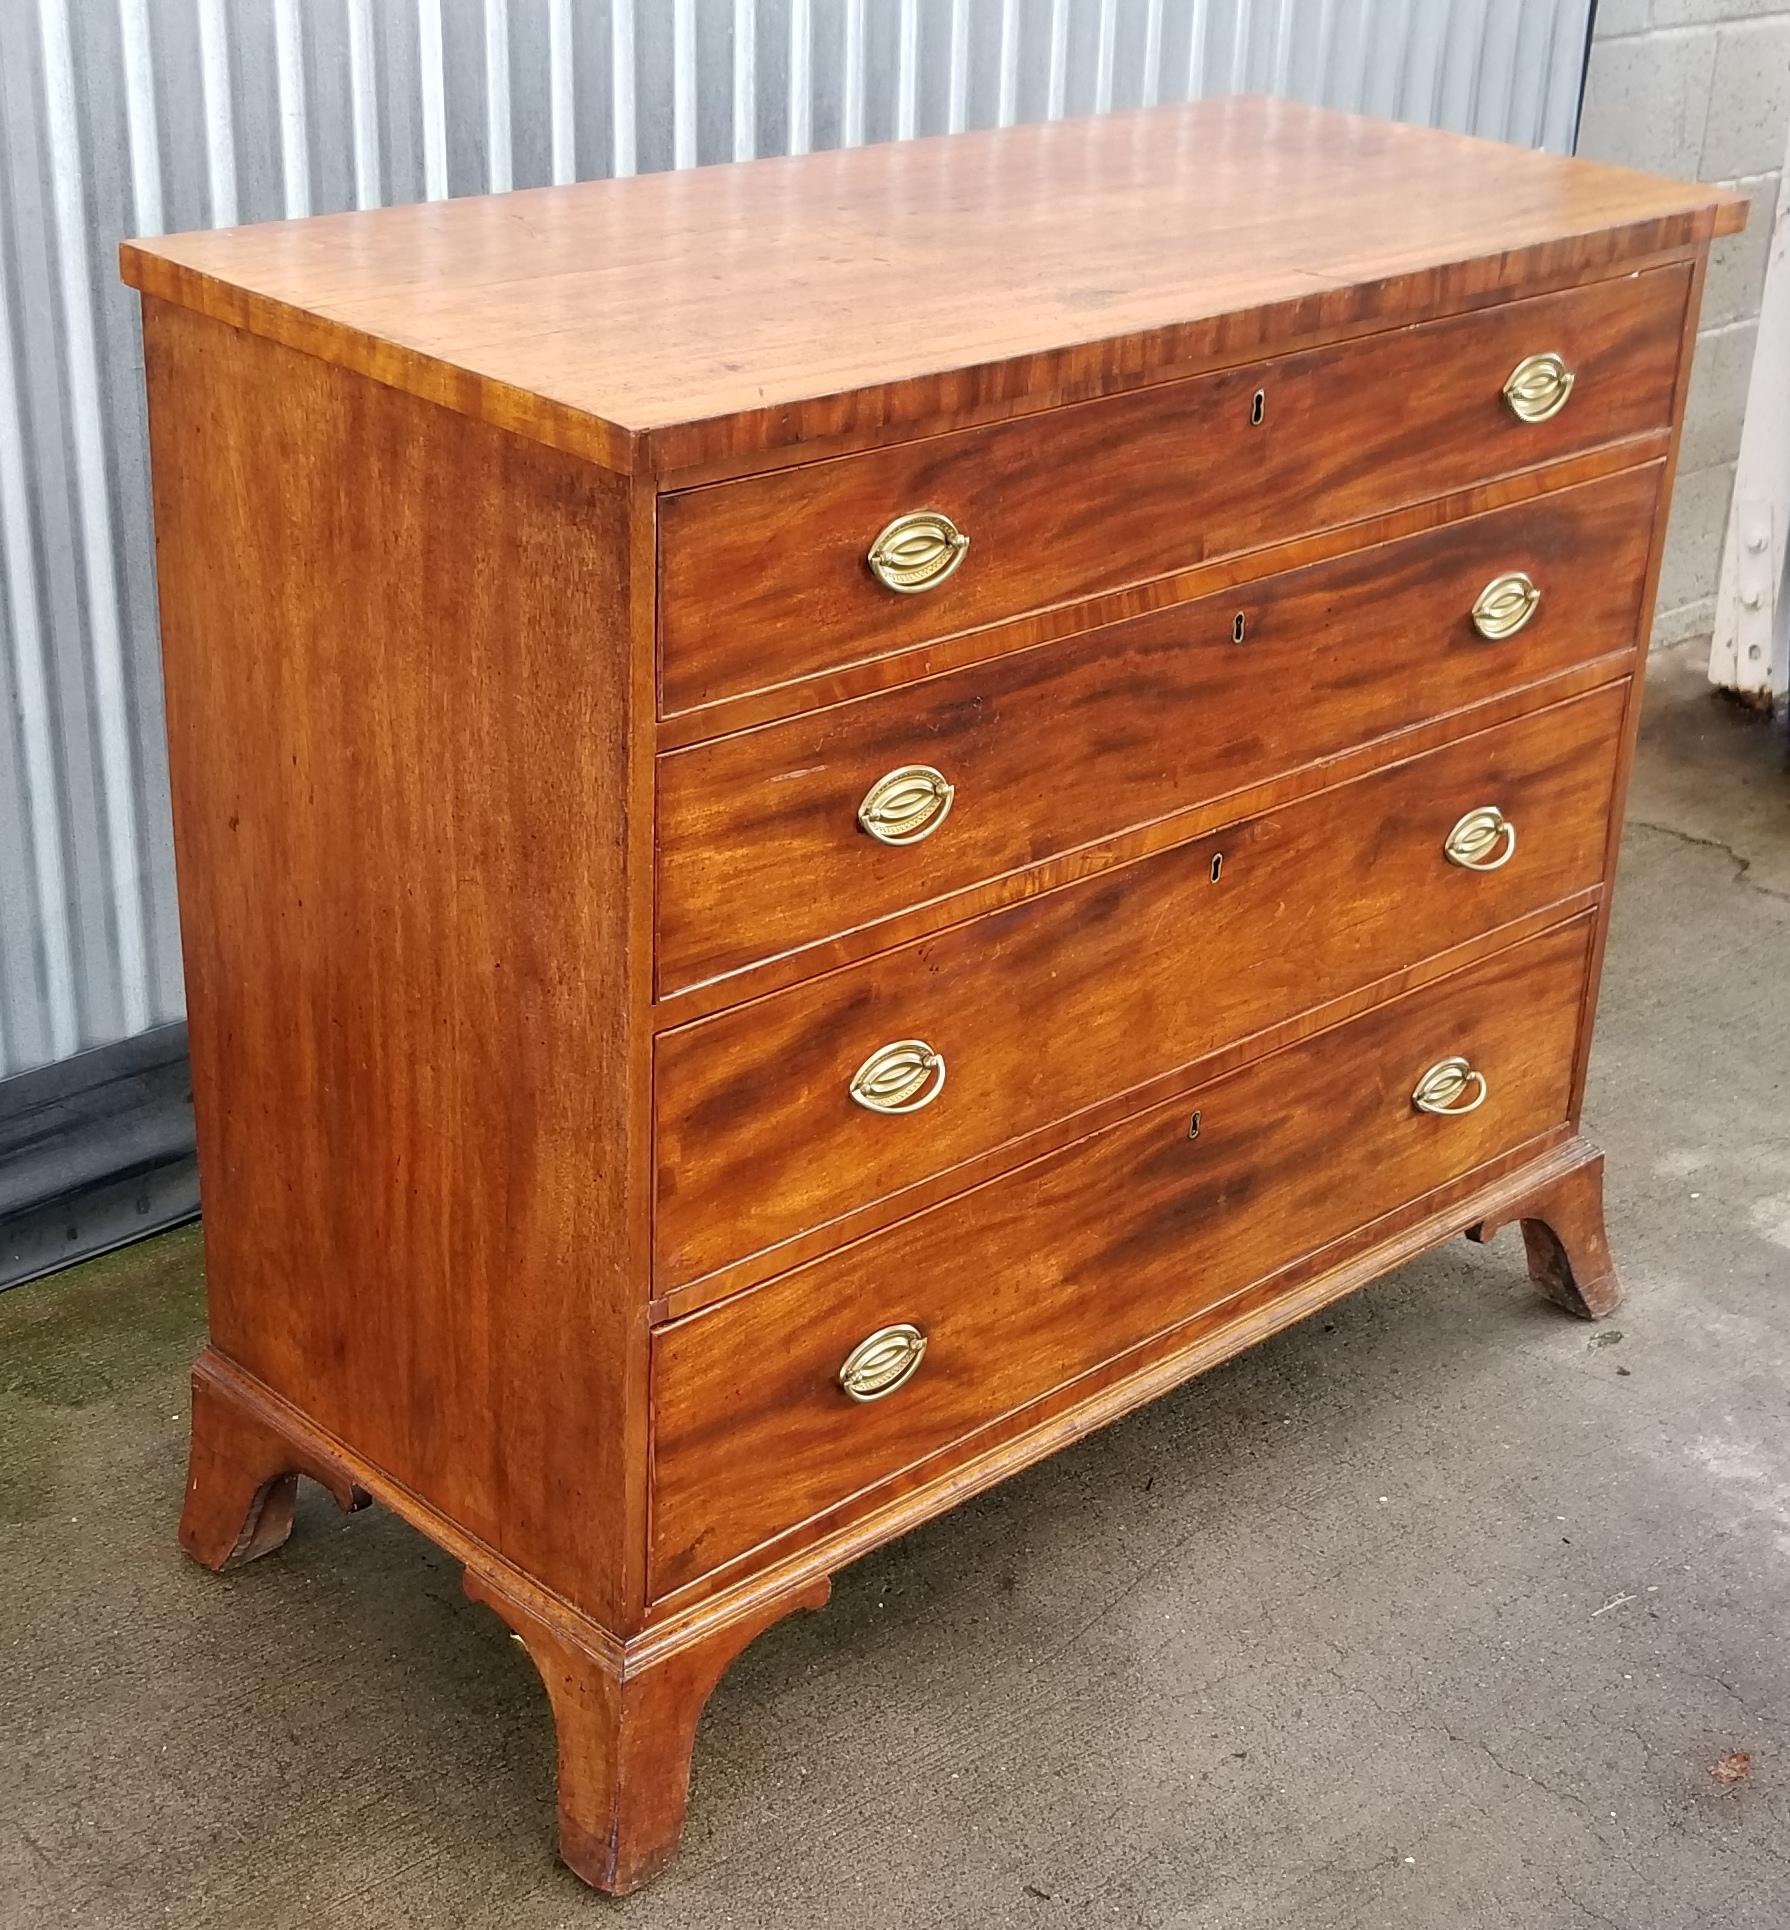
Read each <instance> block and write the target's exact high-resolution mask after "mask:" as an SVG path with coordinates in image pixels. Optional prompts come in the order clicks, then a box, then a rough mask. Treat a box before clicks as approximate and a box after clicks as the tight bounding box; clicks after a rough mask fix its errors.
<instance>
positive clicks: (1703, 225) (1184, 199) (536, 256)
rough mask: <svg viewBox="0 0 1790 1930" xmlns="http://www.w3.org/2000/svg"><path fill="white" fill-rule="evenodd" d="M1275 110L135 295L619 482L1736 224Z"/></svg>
mask: <svg viewBox="0 0 1790 1930" xmlns="http://www.w3.org/2000/svg"><path fill="white" fill-rule="evenodd" d="M1745 205H1746V204H1745V202H1744V201H1743V200H1741V199H1740V198H1739V197H1737V196H1731V195H1726V194H1725V193H1724V192H1723V191H1721V190H1716V189H1710V188H1705V187H1698V186H1694V185H1689V184H1685V185H1679V184H1675V183H1672V182H1667V181H1662V180H1659V179H1656V178H1654V177H1652V176H1648V175H1642V174H1636V173H1631V172H1629V171H1628V170H1625V169H1620V168H1609V167H1601V166H1593V165H1590V164H1587V163H1585V162H1580V161H1571V160H1565V159H1562V158H1560V157H1558V156H1555V155H1549V154H1541V153H1532V152H1529V151H1526V150H1522V149H1517V148H1511V147H1506V146H1503V145H1501V144H1497V143H1493V142H1487V141H1481V140H1474V139H1468V138H1466V137H1463V136H1459V135H1453V134H1443V133H1437V132H1434V131H1432V130H1429V129H1424V128H1415V127H1405V126H1394V125H1390V124H1387V123H1383V122H1377V121H1368V120H1362V119H1357V118H1355V117H1353V116H1350V115H1344V114H1338V113H1334V112H1330V111H1327V110H1324V109H1319V108H1312V107H1306V106H1302V105H1298V104H1295V103H1291V102H1285V101H1274V100H1267V99H1260V98H1254V97H1231V98H1226V99H1220V100H1209V101H1200V102H1195V103H1192V104H1189V105H1179V106H1170V107H1163V108H1160V109H1156V110H1154V111H1152V112H1149V113H1144V114H1127V115H1120V116H1109V117H1104V118H1095V119H1090V120H1080V121H1065V122H1056V123H1052V124H1049V125H1044V126H1037V127H1027V128H1018V129H1005V130H1001V131H999V132H998V133H979V134H969V135H955V136H950V137H945V138H939V139H929V140H920V141H912V142H906V143H899V144H895V145H892V146H884V147H876V148H867V149H851V150H841V151H837V152H829V153H822V154H813V155H807V156H803V157H800V158H794V159H784V160H768V161H761V162H756V163H753V164H750V165H745V166H735V167H728V168H704V169H696V170H693V171H685V172H677V173H669V174H659V175H652V176H643V177H640V178H636V179H630V180H624V181H593V182H586V183H582V184H579V185H577V186H571V187H559V188H545V189H538V190H528V191H523V192H519V193H513V194H505V195H491V196H483V197H477V198H471V199H462V200H454V201H444V202H436V203H429V204H424V205H420V206H411V207H400V208H387V209H379V210H374V211H369V212H366V213H355V214H342V215H333V216H327V217H323V218H320V219H316V220H310V221H305V222H302V223H273V224H269V225H266V226H261V227H255V228H238V229H224V230H220V231H217V232H213V233H206V234H192V235H183V236H177V237H171V238H168V239H165V240H161V241H154V242H147V241H144V242H127V243H126V244H125V246H124V249H123V272H124V276H125V279H126V280H127V281H129V282H130V283H132V284H133V285H134V286H135V287H137V288H139V289H141V290H143V291H144V292H145V293H146V294H151V295H157V296H162V297H165V298H167V299H170V300H173V301H176V302H179V303H181V304H183V305H185V306H188V307H192V308H196V309H198V310H200V311H202V312H203V313H206V314H209V315H212V316H214V317H215V318H217V319H219V320H222V321H226V322H230V323H233V324H235V325H237V326H239V327H245V328H249V329H251V330H253V331H254V332H256V333H258V334H263V335H267V336H270V337H272V338H273V339H275V340H277V341H280V342H283V343H285V344H286V345H288V346H289V347H294V348H300V349H304V350H306V351H307V352H310V353H313V354H317V355H321V356H322V357H324V358H325V359H326V360H329V361H334V362H338V363H341V364H342V365H344V366H346V367H349V368H353V369H357V370H359V371H361V372H362V373H365V374H369V375H373V376H376V377H377V378H378V379H380V380H381V381H384V382H387V383H389V384H391V385H393V386H395V387H398V388H404V389H409V390H411V391H413V392H415V393H416V394H419V395H422V396H425V397H427V398H429V399H431V400H433V401H437V402H441V403H444V404H446V405H448V406H449V407H452V408H455V409H458V410H460V411H461V412H463V413H465V414H468V415H471V416H474V417H476V418H479V419H481V420H484V421H487V422H490V423H493V424H495V425H497V426H500V427H504V428H508V429H513V430H517V431H520V432H522V433H524V434H528V435H531V436H534V437H536V438H538V439H540V440H542V441H545V442H549V443H552V444H554V445H555V446H557V447H561V448H565V449H569V450H573V451H576V452H578V453H581V454H584V455H587V456H590V457H592V458H594V459H595V460H597V461H598V462H601V463H603V464H604V465H606V466H608V467H610V468H614V469H620V470H630V471H631V470H649V471H653V472H663V471H667V470H677V469H690V468H693V467H697V466H700V465H703V464H719V465H722V466H724V467H731V468H750V467H752V466H754V464H755V462H762V461H764V460H775V457H774V456H773V455H772V454H771V452H774V451H777V450H780V449H787V448H789V447H790V446H791V445H794V444H797V443H801V444H804V445H813V444H814V443H816V442H818V441H829V442H831V443H832V444H833V445H834V446H839V447H849V446H853V445H855V444H862V443H865V442H871V441H877V440H883V439H887V438H888V437H890V436H892V435H896V436H898V435H902V434H911V433H915V432H916V431H917V430H919V429H920V428H922V427H924V426H927V425H932V424H936V423H937V422H938V421H940V420H942V419H945V418H950V419H953V420H956V421H967V420H973V419H977V418H978V417H982V418H987V417H992V416H998V415H1005V414H1014V413H1022V412H1026V411H1030V410H1033V409H1038V408H1043V407H1048V406H1050V405H1052V404H1055V403H1059V402H1063V401H1068V400H1073V399H1079V398H1084V397H1088V396H1093V395H1098V394H1104V393H1108V392H1111V391H1114V390H1118V389H1123V388H1128V387H1132V386H1135V385H1137V384H1138V383H1140V382H1147V381H1151V380H1156V379H1161V378H1163V377H1165V376H1168V375H1171V374H1177V373H1185V372H1188V371H1191V370H1194V369H1198V368H1200V367H1204V366H1212V365H1214V364H1217V363H1220V362H1223V361H1226V360H1230V361H1235V360H1237V359H1238V358H1239V357H1241V356H1244V355H1248V354H1251V353H1256V352H1260V351H1263V350H1268V349H1277V348H1281V347H1285V346H1288V345H1291V344H1295V343H1301V344H1302V343H1308V342H1314V341H1319V340H1323V339H1328V338H1333V337H1336V336H1340V335H1347V334H1351V333H1355V332H1358V331H1360V330H1363V329H1368V328H1382V327H1386V326H1388V325H1390V324H1395V323H1397V322H1400V321H1403V320H1408V319H1411V318H1412V317H1415V316H1417V315H1421V314H1433V313H1438V312H1446V311H1448V310H1451V309H1462V308H1469V307H1474V306H1477V305H1479V304H1480V303H1482V302H1487V301H1504V300H1508V299H1510V298H1511V297H1512V296H1513V295H1516V294H1520V293H1523V292H1526V291H1530V290H1536V289H1541V288H1545V287H1549V286H1554V285H1558V284H1560V283H1562V282H1567V281H1573V280H1577V279H1581V278H1582V277H1583V276H1584V275H1585V273H1586V272H1587V270H1590V269H1595V268H1598V267H1603V268H1609V267H1611V266H1615V265H1618V264H1624V263H1628V262H1631V261H1632V262H1635V263H1637V264H1638V263H1640V262H1643V261H1645V260H1647V259H1648V258H1650V257H1652V256H1655V255H1657V254H1659V253H1660V252H1661V251H1664V250H1668V249H1673V248H1682V247H1684V246H1685V245H1686V244H1688V243H1694V242H1697V241H1701V240H1704V239H1706V238H1707V237H1708V235H1709V234H1710V233H1711V232H1712V229H1713V232H1716V233H1726V232H1730V231H1731V230H1733V229H1735V228H1738V227H1739V226H1740V224H1741V221H1742V220H1743V218H1744V213H1745Z"/></svg>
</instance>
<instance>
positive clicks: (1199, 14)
mask: <svg viewBox="0 0 1790 1930" xmlns="http://www.w3.org/2000/svg"><path fill="white" fill-rule="evenodd" d="M1210 26H1211V23H1210V22H1209V21H1208V20H1207V18H1206V0H1193V11H1192V18H1191V19H1190V20H1189V21H1188V24H1187V98H1188V99H1189V100H1190V101H1197V100H1199V99H1201V98H1202V97H1203V96H1204V94H1205V91H1206V35H1207V33H1208V31H1209V29H1210Z"/></svg>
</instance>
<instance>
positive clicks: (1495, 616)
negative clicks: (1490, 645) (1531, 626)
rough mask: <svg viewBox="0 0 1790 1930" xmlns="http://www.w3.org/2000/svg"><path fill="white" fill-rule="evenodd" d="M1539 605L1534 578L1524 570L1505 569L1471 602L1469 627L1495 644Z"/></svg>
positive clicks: (1507, 635)
mask: <svg viewBox="0 0 1790 1930" xmlns="http://www.w3.org/2000/svg"><path fill="white" fill-rule="evenodd" d="M1540 602H1541V592H1540V591H1539V590H1538V589H1537V588H1536V587H1535V579H1534V578H1533V577H1532V576H1530V575H1529V574H1528V572H1527V571H1525V570H1506V571H1505V572H1504V574H1503V575H1502V576H1494V577H1493V578H1492V580H1491V581H1490V582H1489V583H1488V584H1487V585H1486V586H1485V588H1484V589H1483V590H1481V591H1480V593H1479V594H1478V596H1476V597H1475V598H1474V599H1473V627H1474V629H1475V630H1477V631H1478V632H1479V634H1480V635H1481V636H1482V637H1489V638H1490V639H1491V640H1492V642H1494V643H1497V642H1499V641H1501V640H1502V639H1503V638H1505V637H1514V636H1515V635H1516V633H1517V632H1518V631H1519V630H1520V629H1522V627H1523V625H1524V624H1525V623H1527V622H1528V621H1529V619H1530V618H1531V617H1532V616H1534V614H1535V611H1536V607H1537V606H1538V605H1539V604H1540Z"/></svg>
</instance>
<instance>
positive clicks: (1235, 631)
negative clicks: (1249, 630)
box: [1231, 610, 1245, 643]
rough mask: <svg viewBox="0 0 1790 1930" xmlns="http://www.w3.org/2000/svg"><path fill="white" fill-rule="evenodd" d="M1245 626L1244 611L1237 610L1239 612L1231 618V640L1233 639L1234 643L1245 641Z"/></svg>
mask: <svg viewBox="0 0 1790 1930" xmlns="http://www.w3.org/2000/svg"><path fill="white" fill-rule="evenodd" d="M1244 627H1245V626H1244V622H1243V612H1242V611H1241V610H1239V611H1238V612H1237V614H1236V615H1235V616H1234V617H1232V618H1231V641H1232V643H1241V642H1242V641H1243V631H1244Z"/></svg>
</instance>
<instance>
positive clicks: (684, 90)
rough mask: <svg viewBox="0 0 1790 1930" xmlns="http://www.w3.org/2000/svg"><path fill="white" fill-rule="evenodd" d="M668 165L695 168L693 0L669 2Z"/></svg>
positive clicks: (694, 20)
mask: <svg viewBox="0 0 1790 1930" xmlns="http://www.w3.org/2000/svg"><path fill="white" fill-rule="evenodd" d="M671 165H672V166H673V167H674V168H693V167H694V166H695V165H696V0H672V8H671Z"/></svg>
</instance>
